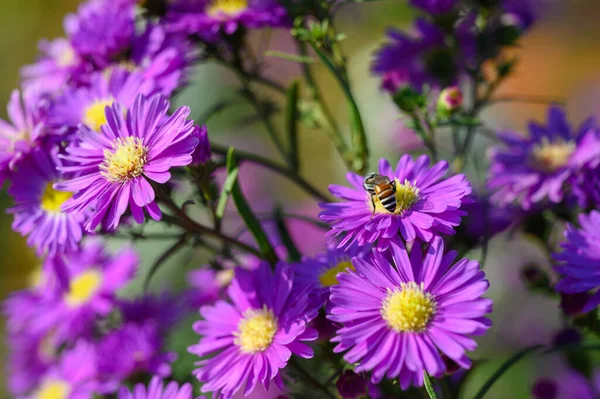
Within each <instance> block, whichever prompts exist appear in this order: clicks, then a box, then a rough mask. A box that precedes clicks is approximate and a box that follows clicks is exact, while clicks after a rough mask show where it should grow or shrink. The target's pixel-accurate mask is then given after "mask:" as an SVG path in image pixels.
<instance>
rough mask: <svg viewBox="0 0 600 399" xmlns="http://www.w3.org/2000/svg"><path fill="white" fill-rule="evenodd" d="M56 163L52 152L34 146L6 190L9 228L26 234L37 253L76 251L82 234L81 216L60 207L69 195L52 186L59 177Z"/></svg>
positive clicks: (56, 159) (58, 160)
mask: <svg viewBox="0 0 600 399" xmlns="http://www.w3.org/2000/svg"><path fill="white" fill-rule="evenodd" d="M57 166H59V167H60V166H62V162H61V160H60V159H58V157H57V153H56V151H53V150H50V151H48V152H47V151H46V150H42V149H36V150H34V151H33V152H32V153H31V154H30V155H29V156H28V157H27V158H25V159H24V160H23V161H22V162H20V163H19V167H18V170H17V172H15V173H13V174H12V175H11V181H12V184H11V186H10V189H9V190H8V193H9V194H10V195H11V196H12V197H13V198H14V200H15V206H14V207H12V208H10V209H8V210H7V212H8V213H12V214H13V215H14V221H13V224H12V227H13V229H14V230H15V231H17V232H19V233H21V234H22V235H23V236H29V237H28V238H27V244H28V245H29V246H32V247H35V248H36V250H37V252H38V254H40V255H42V254H46V253H48V254H50V255H51V256H53V255H54V254H56V253H57V252H59V253H64V252H72V251H76V250H77V248H78V247H79V241H81V237H82V234H83V232H82V230H83V229H82V224H83V218H82V215H74V214H68V213H63V212H61V210H60V207H61V205H62V204H63V203H64V202H65V201H66V200H68V199H69V198H71V196H72V194H71V193H69V192H62V191H57V190H55V189H54V188H53V187H52V186H53V184H54V183H56V182H58V181H61V180H62V179H63V176H62V174H61V173H60V172H59V171H58V170H57V169H56V167H57Z"/></svg>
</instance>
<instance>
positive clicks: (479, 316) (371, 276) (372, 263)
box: [328, 237, 492, 389]
mask: <svg viewBox="0 0 600 399" xmlns="http://www.w3.org/2000/svg"><path fill="white" fill-rule="evenodd" d="M390 248H391V252H390V256H391V259H392V262H391V263H390V260H389V259H388V258H387V257H385V256H384V255H383V254H381V253H380V252H377V251H374V252H373V255H372V258H371V259H370V260H369V261H365V260H362V259H357V258H355V259H353V262H352V263H353V264H354V267H355V268H356V271H349V272H348V273H342V274H339V275H338V280H339V282H340V283H339V284H338V285H335V286H333V287H332V288H331V297H330V300H331V302H332V303H333V305H334V307H333V309H331V312H330V314H329V316H328V317H329V318H330V319H331V320H332V321H334V322H337V323H341V324H342V325H343V327H342V328H340V329H339V330H338V331H337V335H336V337H334V338H333V339H332V341H334V342H338V345H337V346H336V347H335V348H334V352H336V353H337V352H344V351H348V352H347V353H346V354H345V356H344V359H345V360H346V361H347V362H348V363H351V364H354V363H358V366H357V367H356V368H355V372H357V373H360V372H363V371H372V375H371V379H372V381H373V383H378V382H380V381H381V380H382V379H383V378H384V377H385V376H387V378H390V379H396V378H398V379H399V382H400V386H401V387H402V389H406V388H408V387H409V386H410V385H411V384H412V385H415V386H421V385H422V384H423V372H424V371H426V372H427V373H429V374H430V375H433V376H441V375H442V374H443V373H444V371H445V370H446V366H445V364H444V361H443V360H442V356H441V354H445V355H446V356H448V357H449V358H450V359H452V360H453V361H455V362H456V363H457V364H458V365H459V366H461V367H463V368H469V367H470V365H471V361H470V360H469V359H468V358H467V356H466V355H465V352H466V351H468V350H469V351H470V350H474V349H475V347H476V346H477V344H476V343H475V341H474V340H473V339H471V338H470V336H476V335H482V334H484V333H485V331H486V330H487V329H488V328H489V327H490V325H491V322H490V320H489V319H487V318H485V317H484V315H485V314H486V313H489V312H491V310H492V301H491V300H490V299H485V298H482V297H481V296H482V295H483V294H484V293H485V292H486V290H487V289H488V286H489V283H488V282H487V280H485V276H484V274H483V272H482V271H481V270H479V264H478V263H477V262H475V261H470V260H468V259H461V260H460V261H458V262H456V263H455V264H454V265H453V262H454V259H455V258H456V255H457V253H456V252H455V251H448V252H447V253H444V241H443V239H442V238H441V237H436V238H435V239H434V240H433V241H432V242H431V244H430V245H429V246H428V247H427V249H426V250H425V252H424V253H423V251H422V250H421V248H420V247H419V246H418V245H413V247H412V251H411V253H410V255H409V254H408V252H407V250H406V249H405V247H404V244H403V243H402V241H401V240H396V241H394V242H392V243H391V245H390Z"/></svg>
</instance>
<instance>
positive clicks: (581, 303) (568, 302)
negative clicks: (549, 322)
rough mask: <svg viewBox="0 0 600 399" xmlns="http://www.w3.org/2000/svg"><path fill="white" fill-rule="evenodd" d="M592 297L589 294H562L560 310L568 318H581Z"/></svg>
mask: <svg viewBox="0 0 600 399" xmlns="http://www.w3.org/2000/svg"><path fill="white" fill-rule="evenodd" d="M589 298H590V296H589V294H588V293H587V292H579V293H575V294H566V293H561V294H560V308H561V309H562V311H563V312H564V313H565V314H566V315H567V316H580V315H582V314H583V308H584V307H585V305H587V303H588V300H589Z"/></svg>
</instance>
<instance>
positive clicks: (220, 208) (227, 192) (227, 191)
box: [215, 167, 239, 220]
mask: <svg viewBox="0 0 600 399" xmlns="http://www.w3.org/2000/svg"><path fill="white" fill-rule="evenodd" d="M238 172H239V168H238V167H234V168H233V169H232V170H231V171H229V170H228V171H227V178H226V179H225V182H224V183H223V187H222V188H221V195H219V202H218V203H217V209H216V210H215V214H216V216H217V218H218V219H219V220H220V219H223V215H224V214H225V208H226V207H227V201H229V197H230V196H231V190H232V189H233V185H234V184H235V182H236V180H237V177H238Z"/></svg>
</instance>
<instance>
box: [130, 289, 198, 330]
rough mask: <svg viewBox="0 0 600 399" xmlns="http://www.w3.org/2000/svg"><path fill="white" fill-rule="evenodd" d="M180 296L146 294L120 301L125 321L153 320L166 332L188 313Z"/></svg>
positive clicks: (143, 321) (141, 321)
mask: <svg viewBox="0 0 600 399" xmlns="http://www.w3.org/2000/svg"><path fill="white" fill-rule="evenodd" d="M182 302H183V300H181V299H180V298H178V297H176V296H175V295H173V294H170V293H167V292H165V293H163V294H161V295H158V296H157V295H145V296H142V297H140V298H137V299H132V300H130V299H128V300H121V301H119V310H120V311H121V317H122V319H123V322H124V323H136V324H144V323H146V322H149V321H150V322H153V323H155V324H156V326H157V327H158V328H159V329H160V331H161V332H162V333H166V332H167V331H169V330H170V329H171V328H173V326H175V325H176V324H177V323H179V322H180V321H181V320H182V319H183V317H184V316H185V315H186V309H184V308H183V307H182Z"/></svg>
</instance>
